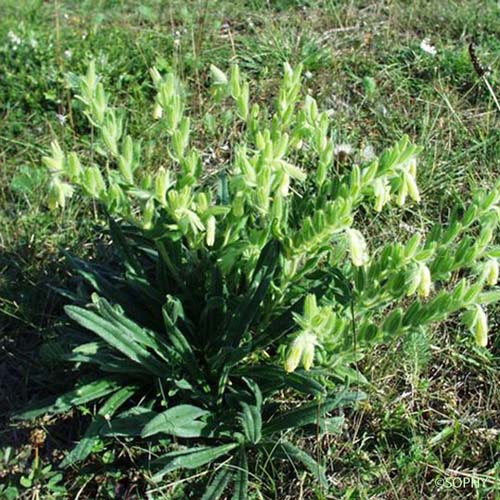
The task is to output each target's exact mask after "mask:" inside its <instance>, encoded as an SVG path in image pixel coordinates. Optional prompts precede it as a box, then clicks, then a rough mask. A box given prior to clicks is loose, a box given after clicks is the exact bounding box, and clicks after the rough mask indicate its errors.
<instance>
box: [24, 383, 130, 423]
mask: <svg viewBox="0 0 500 500" xmlns="http://www.w3.org/2000/svg"><path fill="white" fill-rule="evenodd" d="M118 389H120V384H119V383H118V382H117V381H116V380H113V379H100V380H96V381H94V382H90V383H89V384H85V385H81V386H79V387H77V388H76V389H74V390H72V391H70V392H67V393H65V394H63V395H62V396H59V397H57V398H50V399H48V400H44V401H43V402H39V403H38V404H36V405H33V406H31V407H29V408H28V409H27V410H25V411H23V412H21V413H18V414H16V415H14V418H15V419H17V420H29V419H33V418H36V417H38V416H40V415H43V414H45V413H63V412H65V411H68V410H69V409H70V408H72V407H73V406H78V405H82V404H85V403H88V402H90V401H94V400H95V399H100V398H102V397H104V396H107V395H108V394H110V393H112V392H115V391H116V390H118ZM49 401H50V402H49Z"/></svg>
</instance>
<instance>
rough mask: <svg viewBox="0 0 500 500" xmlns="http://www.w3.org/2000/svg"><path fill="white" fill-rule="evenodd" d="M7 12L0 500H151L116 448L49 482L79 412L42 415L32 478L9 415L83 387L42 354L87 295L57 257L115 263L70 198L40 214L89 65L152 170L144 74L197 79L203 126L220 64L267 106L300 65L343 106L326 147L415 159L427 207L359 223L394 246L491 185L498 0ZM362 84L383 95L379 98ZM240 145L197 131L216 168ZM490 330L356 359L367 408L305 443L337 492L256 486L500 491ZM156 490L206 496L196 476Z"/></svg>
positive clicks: (375, 493)
mask: <svg viewBox="0 0 500 500" xmlns="http://www.w3.org/2000/svg"><path fill="white" fill-rule="evenodd" d="M2 9H3V13H2V17H1V18H0V186H1V187H0V225H1V227H2V230H1V231H0V312H1V316H0V349H1V350H0V356H1V358H0V376H1V377H0V380H1V382H0V392H1V394H2V404H1V406H0V419H1V422H2V423H1V430H0V443H2V444H1V447H2V449H1V454H2V456H1V457H0V458H1V460H0V484H1V483H3V484H5V485H6V486H5V488H7V489H4V490H1V489H0V497H1V498H4V497H5V498H19V497H21V498H36V496H34V495H35V490H36V488H40V496H39V498H52V497H54V496H55V495H57V494H58V491H59V492H60V495H61V498H68V497H69V498H74V497H76V495H77V494H80V498H117V497H118V498H119V497H120V495H122V497H123V498H127V497H126V494H130V495H133V494H135V495H137V497H138V498H145V496H144V492H145V490H146V489H147V485H145V483H144V480H143V478H142V477H141V476H140V475H139V474H138V473H137V472H136V471H135V470H134V469H133V468H131V469H130V470H128V471H126V472H123V469H119V468H118V466H119V465H123V464H124V463H127V459H128V456H133V450H128V449H126V448H124V449H121V448H118V447H117V449H116V453H115V455H109V454H107V455H106V454H103V453H100V451H99V450H95V451H96V453H95V454H94V455H93V457H92V459H91V460H89V461H88V463H87V464H85V466H84V467H82V468H81V469H79V470H70V471H69V472H68V471H65V472H64V475H62V476H60V477H59V476H57V472H56V471H57V463H58V461H59V458H60V457H61V456H62V454H63V452H64V451H65V450H67V449H68V448H69V447H70V446H71V443H72V441H74V440H77V439H78V436H79V432H80V431H81V429H82V428H84V425H83V424H84V423H83V422H79V421H78V419H71V418H69V417H70V416H65V417H64V418H60V419H57V420H56V419H53V420H48V421H41V422H39V424H38V428H40V429H43V430H44V431H45V432H46V433H47V438H46V440H45V442H44V443H43V445H41V446H40V460H41V463H42V464H43V465H44V466H49V465H51V466H52V469H50V470H45V469H43V468H42V469H41V470H42V472H40V477H38V478H31V479H30V478H29V470H30V468H31V465H32V461H33V459H34V456H35V452H34V449H35V446H34V443H33V437H31V438H30V432H31V431H32V430H33V429H30V428H26V427H19V426H14V425H13V424H12V423H11V422H10V420H9V416H10V414H11V412H12V411H14V410H16V409H19V408H21V407H22V406H23V405H24V404H25V403H26V402H27V401H29V400H31V399H33V398H35V397H37V398H38V397H43V396H48V395H51V394H55V393H60V392H62V390H63V389H64V388H65V387H67V386H68V384H69V382H70V379H71V377H72V375H71V373H69V374H68V373H67V371H66V369H67V367H64V366H60V365H57V364H54V362H53V361H52V359H53V355H52V354H53V353H52V351H51V349H53V348H55V347H54V345H55V344H53V342H51V341H52V340H53V339H54V338H55V336H56V335H57V332H55V331H54V324H55V320H56V319H57V318H58V317H59V316H60V314H61V311H62V305H63V304H64V303H65V299H64V298H63V297H61V296H60V295H58V294H57V293H56V290H55V289H56V288H57V287H61V286H64V285H70V286H76V285H77V280H76V279H75V278H74V277H73V276H72V275H71V274H70V273H69V271H68V270H67V268H66V266H65V264H64V259H63V258H62V255H61V251H60V250H61V248H64V249H68V250H70V251H71V252H73V253H76V254H77V255H86V256H88V257H92V258H96V259H108V258H110V257H109V252H108V249H107V239H106V235H105V234H101V232H100V231H97V232H96V230H95V227H96V224H98V223H99V222H100V221H102V214H101V213H100V212H99V209H98V207H94V206H87V205H82V204H81V203H80V201H79V200H78V199H77V198H75V199H72V200H71V202H70V204H69V206H68V207H67V208H66V209H65V211H64V212H63V213H59V214H55V213H50V212H48V211H47V209H46V205H45V194H44V193H45V191H44V187H45V183H46V180H47V179H46V175H45V174H44V171H43V170H42V169H41V166H40V163H41V162H40V158H41V155H42V152H43V151H44V150H45V149H46V148H47V147H48V144H49V142H50V140H51V139H52V138H54V137H57V138H58V139H59V140H60V142H62V143H65V144H66V145H67V146H72V145H73V144H74V143H75V140H74V137H75V134H78V135H80V136H81V135H83V136H84V137H85V138H86V140H88V141H91V140H92V138H91V130H90V129H89V128H88V126H87V124H86V121H85V119H84V118H83V117H82V114H81V112H80V110H79V109H78V106H74V107H72V108H70V107H69V96H70V95H71V85H70V83H71V73H79V72H83V71H84V69H85V68H86V64H87V62H88V61H89V60H90V59H91V58H95V59H96V61H97V66H98V71H99V73H100V74H101V75H102V77H103V81H104V83H105V85H106V87H107V88H108V89H109V90H111V91H112V94H113V95H114V96H116V98H117V99H118V100H119V101H120V102H121V103H123V104H125V105H126V107H127V108H128V109H129V110H130V112H131V117H132V118H131V120H130V123H128V124H127V127H128V128H129V130H130V131H131V132H132V133H134V134H138V133H139V132H140V133H141V135H142V136H143V137H145V138H146V141H145V145H144V146H145V157H144V162H145V164H146V165H147V166H151V167H152V168H153V167H154V166H157V165H158V163H161V162H162V157H163V156H164V155H165V154H166V151H165V147H164V145H163V143H162V135H161V132H160V131H158V130H157V129H155V128H154V127H153V128H147V127H150V126H149V123H150V119H149V118H150V113H151V111H152V106H151V103H152V98H153V94H154V91H153V88H152V85H151V83H150V80H149V76H148V69H149V68H150V67H151V66H153V65H156V66H157V67H158V68H159V69H168V68H173V69H174V70H175V71H176V72H177V73H178V74H179V75H180V76H181V77H182V78H184V79H185V80H187V81H188V82H189V85H190V89H191V95H190V103H191V104H190V105H191V107H192V110H193V111H195V112H196V114H198V115H199V116H205V120H210V115H212V116H215V117H217V118H219V117H223V116H224V113H225V112H226V109H225V108H224V105H223V104H222V105H221V106H219V107H214V108H208V106H207V104H206V102H207V99H206V98H207V96H208V93H209V88H208V87H209V86H208V78H207V74H208V67H209V65H210V64H211V63H213V64H216V65H218V66H220V67H221V68H226V67H227V66H228V64H229V62H230V61H232V60H236V61H238V62H239V63H240V64H241V67H242V69H243V70H244V71H246V72H247V73H248V74H249V75H250V76H251V79H252V85H253V86H255V87H256V88H257V91H256V92H254V94H255V95H260V96H261V104H262V105H264V106H265V105H269V104H270V97H269V96H271V95H273V91H274V90H275V89H276V87H277V79H278V78H279V75H280V73H281V68H280V65H281V64H282V63H283V62H284V61H287V60H288V61H290V62H291V63H292V64H294V63H295V64H296V63H299V62H302V63H303V64H304V71H305V74H306V79H307V80H306V81H307V88H308V90H309V91H310V92H311V93H312V94H314V95H317V96H319V99H320V102H321V105H322V107H323V108H330V109H331V110H332V113H333V117H334V120H335V123H336V130H335V141H336V142H338V143H348V144H351V145H352V147H353V153H352V155H353V156H354V157H355V156H356V155H359V154H360V151H361V150H362V149H363V148H365V147H366V146H368V145H370V146H372V147H373V148H374V150H375V151H376V152H378V151H381V149H382V148H383V147H385V146H387V145H389V144H392V143H393V142H394V140H396V139H398V138H400V136H401V135H402V134H403V133H408V134H409V135H410V137H411V138H412V140H413V141H414V142H416V143H419V144H421V145H423V146H424V152H423V154H422V156H421V159H420V164H419V175H418V180H419V184H420V186H421V187H422V191H423V194H424V199H425V203H424V205H423V206H422V207H421V208H420V209H419V210H418V212H416V213H415V212H412V211H408V212H404V213H403V214H402V215H401V212H399V211H398V212H396V211H394V212H391V211H389V212H388V213H385V214H384V215H381V216H379V217H378V218H377V219H375V220H371V221H363V223H364V224H366V225H369V224H374V225H377V227H383V228H384V237H387V238H391V237H394V236H395V235H400V234H411V233H412V232H413V231H414V230H415V228H416V227H427V226H428V225H429V223H430V221H434V220H436V219H437V220H439V219H440V218H443V219H444V218H446V215H447V213H448V210H449V206H450V205H451V202H452V201H456V200H458V199H460V198H461V197H462V198H463V197H464V196H466V195H467V193H469V192H470V190H471V189H472V188H473V187H475V186H477V185H487V184H488V183H491V181H492V179H494V178H496V177H498V175H499V174H500V168H499V166H498V165H499V163H498V158H499V157H500V136H499V132H498V128H499V123H500V120H499V116H500V110H498V109H497V108H496V106H495V102H494V100H493V98H492V96H491V94H490V93H489V91H488V89H487V87H486V85H485V83H484V81H483V80H482V79H481V78H479V77H478V75H477V74H476V72H475V71H474V68H473V66H472V64H471V61H470V58H469V55H468V50H467V47H468V43H469V42H470V41H471V40H474V41H475V42H476V44H477V52H478V56H479V58H480V60H481V61H482V63H483V64H484V65H485V66H491V73H490V74H489V76H488V79H489V81H490V82H491V84H492V85H493V88H497V84H498V82H500V66H499V58H500V43H499V42H498V40H499V35H500V19H499V18H498V5H497V2H494V1H486V2H479V1H472V0H467V1H455V2H453V1H443V2H425V1H417V2H412V3H411V4H410V3H409V2H403V1H398V2H390V3H386V2H375V3H367V2H361V1H355V0H350V1H333V0H324V1H320V0H276V1H272V0H233V1H228V0H211V1H208V0H191V1H189V2H183V1H171V2H163V1H160V0H156V1H155V0H144V1H138V0H137V1H132V0H128V1H125V0H121V1H119V0H107V1H104V0H100V1H82V2H72V1H69V0H60V1H54V2H42V1H35V0H25V1H22V2H19V1H13V0H4V2H2ZM9 32H12V33H14V34H15V36H17V37H19V38H20V43H19V44H18V43H16V41H15V37H13V36H12V34H10V35H9ZM425 37H430V39H431V41H432V42H433V43H434V44H435V45H436V48H437V51H438V53H437V55H436V56H435V57H433V56H431V55H429V54H427V53H425V52H423V51H422V50H421V49H420V42H421V41H422V39H423V38H425ZM367 77H368V78H372V79H373V80H372V81H373V82H374V83H375V88H374V89H372V91H371V92H369V93H367V91H366V78H367ZM198 112H199V113H198ZM58 115H63V116H64V117H65V123H64V124H61V123H60V121H59V119H58ZM229 133H231V131H230V130H226V129H224V127H223V128H222V129H218V128H216V129H214V130H213V132H212V133H211V134H212V135H210V136H208V137H206V140H207V142H208V141H210V143H211V144H212V145H214V144H215V145H217V146H218V147H217V148H215V149H214V155H215V156H216V157H217V158H219V159H220V160H221V161H223V160H224V156H223V150H222V147H223V146H224V143H225V140H226V137H227V134H229ZM339 168H342V163H341V162H340V161H339ZM367 231H368V232H369V231H370V229H369V227H367ZM96 242H97V245H96ZM371 244H373V245H375V244H376V242H371ZM497 318H498V315H495V311H493V310H490V319H491V321H492V325H491V330H492V342H491V347H490V349H489V354H488V355H485V354H484V353H483V352H482V351H479V350H477V349H474V347H473V345H472V343H471V342H470V340H469V339H468V338H467V336H466V335H465V334H463V332H462V330H461V327H460V326H459V324H458V322H457V323H456V324H454V323H451V324H449V325H448V326H447V327H446V328H442V329H440V330H438V331H434V332H431V333H430V334H423V333H419V332H414V333H413V334H412V335H411V336H408V338H404V339H401V340H400V341H398V342H397V343H395V344H394V345H388V346H385V347H384V348H383V349H378V350H377V351H376V352H373V353H372V354H371V355H370V357H369V359H367V360H366V361H365V362H364V363H365V365H366V371H365V375H366V376H367V378H368V379H369V390H368V392H369V396H370V397H369V403H367V404H366V405H365V406H364V407H363V408H362V409H361V410H360V411H358V412H355V413H353V414H349V415H348V416H347V417H348V418H347V422H348V426H347V427H346V429H345V430H344V431H343V432H342V434H340V435H332V436H331V438H329V439H328V440H327V441H325V442H312V443H308V445H309V446H310V447H311V449H312V450H314V453H316V454H317V455H321V456H328V457H329V476H330V478H331V487H330V491H328V492H320V491H319V490H317V488H316V487H315V485H314V484H313V483H312V481H311V480H310V478H309V477H306V476H303V475H302V473H300V472H297V471H296V469H295V468H294V466H293V464H289V466H288V467H286V468H284V469H283V470H279V471H275V474H274V477H275V479H274V480H271V479H270V477H271V475H270V469H269V467H270V466H269V464H266V463H262V464H261V465H262V475H261V476H260V477H258V478H257V477H255V478H253V481H252V484H253V485H254V490H255V491H256V492H257V491H259V492H260V495H261V497H263V498H280V497H284V496H286V495H289V498H411V499H413V498H415V499H419V498H431V497H432V498H497V497H498V496H499V495H500V465H499V463H500V460H499V458H500V433H499V422H500V390H499V385H498V373H499V368H500V340H499V337H498V333H497V332H498V327H499V324H500V321H499V320H498V319H497ZM89 411H92V408H89ZM443 477H452V478H453V477H461V478H470V477H487V481H485V482H484V486H483V484H481V485H480V486H475V487H471V486H464V487H460V486H457V487H454V488H444V489H440V490H438V488H437V486H436V483H435V480H436V478H443ZM276 478H277V479H276ZM495 478H496V480H495ZM172 481H173V480H172ZM30 483H31V485H30ZM455 484H458V483H455ZM0 488H1V486H0ZM8 488H10V490H9V489H8ZM9 494H10V497H9V496H8V495H9ZM154 494H155V495H157V496H156V497H154V498H197V497H196V494H197V493H196V491H194V490H193V489H192V487H191V486H190V483H189V482H179V483H178V484H177V485H174V486H172V487H170V488H163V489H162V490H161V491H158V492H156V493H154ZM256 495H257V493H256ZM129 498H130V497H129ZM255 498H259V496H256V497H255Z"/></svg>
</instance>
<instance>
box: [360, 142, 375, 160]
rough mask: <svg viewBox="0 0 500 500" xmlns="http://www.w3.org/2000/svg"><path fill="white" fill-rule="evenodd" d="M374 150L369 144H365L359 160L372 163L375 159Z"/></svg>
mask: <svg viewBox="0 0 500 500" xmlns="http://www.w3.org/2000/svg"><path fill="white" fill-rule="evenodd" d="M375 156H376V155H375V150H374V149H373V146H372V145H371V144H367V145H366V146H365V147H364V148H363V149H362V151H361V159H362V160H363V161H372V160H374V159H375Z"/></svg>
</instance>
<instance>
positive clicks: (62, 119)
mask: <svg viewBox="0 0 500 500" xmlns="http://www.w3.org/2000/svg"><path fill="white" fill-rule="evenodd" d="M56 118H57V121H58V122H59V123H60V124H61V125H65V124H66V120H67V119H68V117H67V116H66V115H63V114H61V113H57V114H56Z"/></svg>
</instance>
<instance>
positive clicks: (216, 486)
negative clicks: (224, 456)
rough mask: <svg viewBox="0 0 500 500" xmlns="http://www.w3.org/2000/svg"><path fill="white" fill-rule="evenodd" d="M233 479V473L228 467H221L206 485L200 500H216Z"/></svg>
mask: <svg viewBox="0 0 500 500" xmlns="http://www.w3.org/2000/svg"><path fill="white" fill-rule="evenodd" d="M232 477H233V472H232V471H231V469H230V468H229V467H225V466H222V469H221V470H220V471H219V472H218V473H217V475H216V476H215V477H214V479H213V480H212V482H211V483H210V484H209V485H208V487H207V489H206V490H205V493H204V494H203V496H202V497H201V500H218V499H219V498H220V497H221V495H222V494H223V493H224V490H225V489H226V488H227V485H228V484H229V482H230V481H231V479H232Z"/></svg>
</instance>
